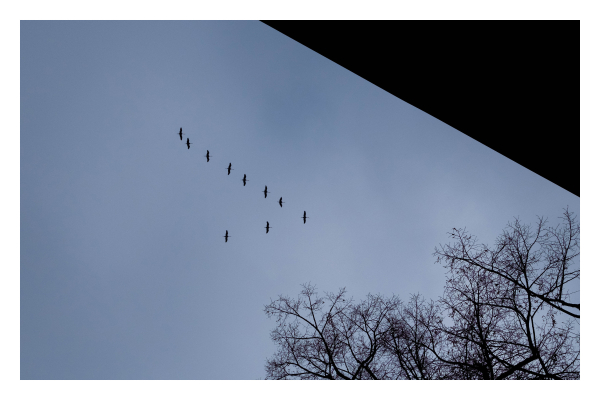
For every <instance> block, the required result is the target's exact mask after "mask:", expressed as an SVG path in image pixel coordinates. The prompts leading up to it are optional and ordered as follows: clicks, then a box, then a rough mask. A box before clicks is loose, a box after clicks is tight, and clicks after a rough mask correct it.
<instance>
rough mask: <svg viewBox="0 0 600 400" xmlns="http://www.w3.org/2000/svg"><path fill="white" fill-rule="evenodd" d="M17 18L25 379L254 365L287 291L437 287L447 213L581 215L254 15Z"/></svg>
mask: <svg viewBox="0 0 600 400" xmlns="http://www.w3.org/2000/svg"><path fill="white" fill-rule="evenodd" d="M20 35H21V36H20V40H21V44H20V74H21V82H20V83H21V84H20V96H21V97H20V135H21V146H20V149H21V150H20V211H21V212H20V353H21V354H20V356H21V358H20V377H21V379H263V378H264V376H265V372H264V365H265V362H266V359H267V358H269V357H270V356H271V355H272V354H273V353H274V352H275V350H276V349H275V346H274V345H273V344H272V343H271V340H270V338H269V333H270V331H271V330H272V329H273V328H274V327H275V321H274V320H272V319H268V318H267V317H266V315H265V314H264V311H263V310H264V306H265V305H266V304H268V303H269V302H270V300H271V299H275V298H276V297H277V296H278V295H280V294H282V295H290V296H296V295H297V294H299V292H300V291H301V286H300V285H301V284H303V283H308V282H311V283H313V284H315V285H316V286H317V288H318V289H319V290H320V291H322V292H323V291H328V292H332V291H337V290H338V289H339V288H341V287H345V288H346V289H347V291H348V294H349V295H350V296H352V297H354V298H355V299H356V300H360V299H362V298H365V296H366V295H367V294H368V293H372V294H376V293H378V294H382V295H386V296H391V295H394V294H395V295H398V296H399V297H401V298H403V299H405V300H408V298H409V295H410V294H411V293H421V294H422V295H424V296H425V297H426V298H431V299H436V298H438V296H441V295H442V292H443V285H444V281H445V277H444V268H443V266H442V265H441V264H435V257H433V255H432V253H433V252H434V248H435V247H436V246H439V245H440V244H445V243H450V239H449V238H448V234H447V233H448V232H449V231H451V230H452V228H455V227H456V228H459V227H461V228H467V229H468V230H469V231H470V232H471V233H473V234H474V235H476V236H477V237H478V238H479V239H480V241H481V242H482V243H488V244H492V243H493V241H494V239H495V238H496V237H497V236H498V235H499V234H500V233H501V232H502V229H503V228H505V227H506V224H507V223H508V222H510V221H512V220H513V219H514V217H520V218H521V219H522V220H523V221H524V222H528V223H533V222H535V220H536V216H538V215H539V216H546V217H548V218H549V222H550V223H551V224H554V225H555V224H557V223H558V222H559V220H558V217H559V216H560V215H561V214H562V212H563V209H564V208H565V207H568V208H569V210H570V211H573V212H575V214H577V216H579V215H580V213H579V206H580V201H579V197H577V196H575V195H573V194H571V193H569V192H568V191H566V190H564V189H562V188H560V187H558V186H556V185H555V184H553V183H551V182H550V181H548V180H546V179H544V178H542V177H540V176H539V175H537V174H535V173H533V172H531V171H529V170H527V169H525V168H523V167H521V166H520V165H518V164H516V163H514V162H513V161H511V160H509V159H507V158H506V157H504V156H502V155H500V154H498V153H497V152H495V151H493V150H491V149H489V148H487V147H486V146H484V145H482V144H480V143H479V142H477V141H475V140H473V139H471V138H470V137H468V136H466V135H464V134H462V133H461V132H459V131H457V130H455V129H453V128H452V127H450V126H448V125H446V124H444V123H443V122H441V121H439V120H437V119H436V118H434V117H432V116H430V115H428V114H426V113H424V112H423V111H421V110H419V109H416V108H415V107H413V106H411V105H409V104H407V103H406V102H404V101H402V100H401V99H398V98H397V97H395V96H392V95H390V94H389V93H387V92H385V91H384V90H382V89H380V88H378V87H376V86H374V85H372V84H371V83H369V82H367V81H365V80H364V79H362V78H361V77H359V76H357V75H355V74H354V73H352V72H350V71H348V70H346V69H344V68H343V67H341V66H339V65H337V64H335V63H333V62H331V61H329V60H328V59H326V58H324V57H322V56H320V55H319V54H317V53H315V52H313V51H312V50H310V49H308V48H306V47H304V46H303V45H301V44H299V43H297V42H295V41H294V40H292V39H290V38H288V37H287V36H285V35H283V34H281V33H279V32H278V31H276V30H273V29H272V28H270V27H268V26H267V25H265V24H263V23H261V22H259V21H189V22H182V21H171V22H156V21H151V22H143V21H133V22H132V21H113V22H100V21H22V22H21V31H20ZM399 79H411V78H410V77H399ZM180 127H181V128H183V132H184V134H185V136H184V140H183V141H181V140H180V139H179V135H178V131H179V128H180ZM187 138H189V139H190V141H191V142H192V144H191V148H190V149H189V150H188V149H187V147H186V145H185V143H184V142H185V140H186V139H187ZM207 150H210V154H211V158H210V162H207V161H206V158H205V157H204V155H205V154H206V151H207ZM229 163H232V167H233V169H234V170H233V171H232V172H231V175H229V176H228V175H227V170H226V167H227V166H228V164H229ZM244 174H246V175H247V178H248V183H247V185H246V186H243V184H242V181H241V179H242V177H243V175H244ZM265 185H267V186H268V190H269V192H270V193H269V194H268V197H267V198H266V199H265V198H264V195H263V193H262V191H263V190H264V186H265ZM280 197H283V201H284V202H285V203H284V204H283V207H280V206H279V205H278V204H277V201H278V200H279V198H280ZM304 211H306V213H307V216H308V217H309V219H308V220H307V222H306V224H304V223H303V222H302V219H301V217H302V214H303V212H304ZM266 221H269V224H270V226H271V227H272V229H270V231H269V233H268V234H266V233H265V229H264V226H265V225H266ZM225 230H228V232H229V235H230V239H229V241H228V242H227V243H225V240H224V238H223V235H225Z"/></svg>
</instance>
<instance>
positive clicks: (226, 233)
mask: <svg viewBox="0 0 600 400" xmlns="http://www.w3.org/2000/svg"><path fill="white" fill-rule="evenodd" d="M223 237H224V238H225V243H227V238H228V237H229V232H228V231H225V236H223Z"/></svg>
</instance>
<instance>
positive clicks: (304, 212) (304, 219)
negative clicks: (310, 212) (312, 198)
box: [300, 211, 309, 223]
mask: <svg viewBox="0 0 600 400" xmlns="http://www.w3.org/2000/svg"><path fill="white" fill-rule="evenodd" d="M300 218H304V223H306V218H309V217H307V216H306V211H304V217H300Z"/></svg>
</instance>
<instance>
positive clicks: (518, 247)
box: [432, 210, 579, 379]
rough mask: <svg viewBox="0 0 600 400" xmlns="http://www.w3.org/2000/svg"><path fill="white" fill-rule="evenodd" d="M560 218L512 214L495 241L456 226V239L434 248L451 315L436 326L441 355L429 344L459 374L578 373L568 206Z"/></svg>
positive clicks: (574, 244)
mask: <svg viewBox="0 0 600 400" xmlns="http://www.w3.org/2000/svg"><path fill="white" fill-rule="evenodd" d="M562 219H563V223H562V226H561V225H559V226H558V227H546V224H547V221H546V220H545V219H543V218H539V219H538V221H537V223H536V224H535V225H533V226H530V225H523V224H522V223H521V222H520V221H519V220H518V219H516V220H515V222H514V223H511V224H509V225H508V228H507V229H505V230H504V232H503V233H502V235H500V237H499V238H498V240H497V241H496V244H495V246H494V247H492V248H490V247H488V246H486V245H481V244H477V239H476V238H474V237H473V236H471V235H469V234H468V232H466V230H460V229H459V230H457V229H454V230H453V232H451V233H450V237H451V238H453V239H455V242H454V243H453V244H450V245H446V246H442V247H441V248H440V249H438V248H436V250H435V253H434V255H437V256H438V261H439V262H445V265H444V266H445V268H447V269H448V275H447V281H446V289H445V292H444V296H443V297H442V298H441V299H440V301H439V304H440V307H441V309H442V312H443V313H444V314H445V315H448V316H449V317H450V322H449V323H448V324H438V325H437V328H438V329H439V330H440V331H441V332H443V334H444V335H445V340H443V343H444V344H445V347H446V354H444V353H441V352H439V351H437V350H436V349H435V348H433V346H432V351H433V352H434V353H435V354H436V356H437V357H438V358H439V359H440V360H443V361H444V362H447V363H449V364H452V365H455V366H456V368H458V370H460V371H461V374H463V376H464V378H466V379H507V378H511V379H579V329H578V321H579V312H578V311H579V304H578V303H573V302H571V300H570V296H571V295H572V293H570V292H569V290H568V289H567V284H568V283H570V282H571V283H572V284H573V283H575V281H577V282H578V279H579V268H578V267H576V268H574V267H573V264H574V261H575V258H576V257H577V256H578V255H579V252H578V250H579V226H578V224H577V223H576V222H575V219H574V218H573V214H572V213H569V211H568V210H566V211H565V213H564V215H563V218H562ZM557 322H559V323H557Z"/></svg>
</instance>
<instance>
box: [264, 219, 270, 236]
mask: <svg viewBox="0 0 600 400" xmlns="http://www.w3.org/2000/svg"><path fill="white" fill-rule="evenodd" d="M265 228H267V233H269V228H270V226H269V221H267V226H265Z"/></svg>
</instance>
